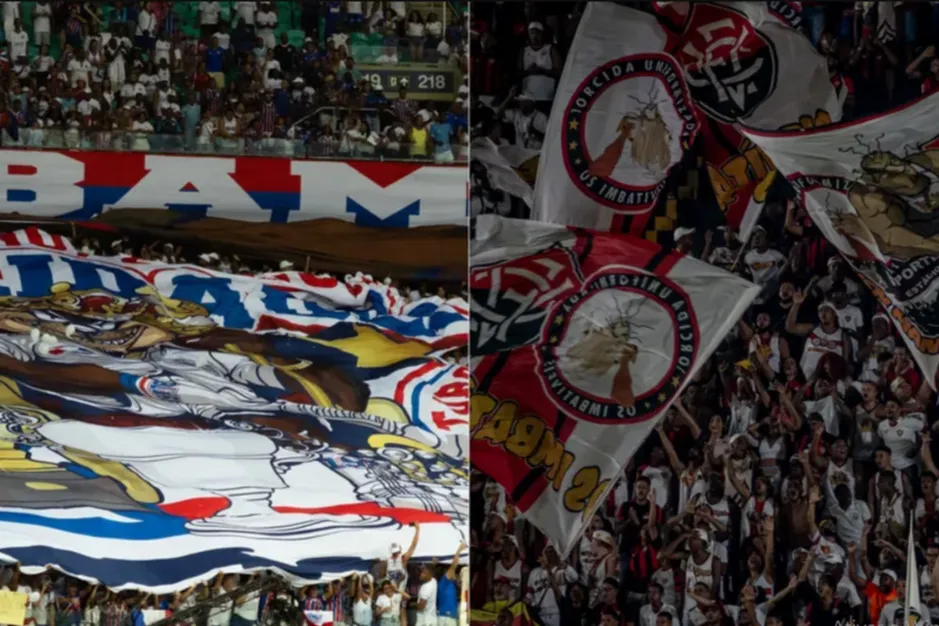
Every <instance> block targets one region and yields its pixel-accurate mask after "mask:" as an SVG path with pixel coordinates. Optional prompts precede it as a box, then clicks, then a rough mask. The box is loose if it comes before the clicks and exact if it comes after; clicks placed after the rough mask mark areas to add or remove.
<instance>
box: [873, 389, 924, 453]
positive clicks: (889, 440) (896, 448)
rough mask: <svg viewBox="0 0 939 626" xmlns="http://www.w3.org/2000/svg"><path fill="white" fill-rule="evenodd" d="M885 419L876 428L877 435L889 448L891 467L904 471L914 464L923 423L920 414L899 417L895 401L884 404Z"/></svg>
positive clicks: (898, 408)
mask: <svg viewBox="0 0 939 626" xmlns="http://www.w3.org/2000/svg"><path fill="white" fill-rule="evenodd" d="M884 408H885V410H886V413H887V416H886V417H887V419H885V420H884V421H882V422H881V423H880V424H878V426H877V434H878V435H879V436H880V438H881V440H883V442H884V445H885V446H887V447H888V448H890V454H891V459H892V461H893V467H894V468H895V469H898V470H905V469H906V468H908V467H910V466H911V465H913V464H914V463H916V458H915V455H916V453H917V452H918V451H919V433H920V432H922V430H923V426H924V422H925V420H924V419H923V416H922V414H920V413H911V414H909V415H907V416H904V417H901V416H900V415H899V410H900V407H899V405H898V404H897V403H896V401H895V400H892V399H891V400H890V401H888V402H886V403H885V407H884Z"/></svg>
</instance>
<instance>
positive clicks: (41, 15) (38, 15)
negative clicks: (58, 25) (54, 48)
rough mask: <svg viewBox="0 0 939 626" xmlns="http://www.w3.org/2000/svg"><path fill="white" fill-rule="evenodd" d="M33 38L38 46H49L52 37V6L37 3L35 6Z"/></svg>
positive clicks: (45, 3) (47, 3)
mask: <svg viewBox="0 0 939 626" xmlns="http://www.w3.org/2000/svg"><path fill="white" fill-rule="evenodd" d="M33 36H34V38H35V40H36V45H37V46H42V45H46V46H47V45H49V43H50V41H51V36H52V5H51V4H49V2H37V3H36V4H35V5H33Z"/></svg>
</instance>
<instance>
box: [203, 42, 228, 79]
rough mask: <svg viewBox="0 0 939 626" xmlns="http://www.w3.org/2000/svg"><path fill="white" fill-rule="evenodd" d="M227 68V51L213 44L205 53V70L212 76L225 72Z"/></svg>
mask: <svg viewBox="0 0 939 626" xmlns="http://www.w3.org/2000/svg"><path fill="white" fill-rule="evenodd" d="M224 66H225V51H224V50H223V49H221V48H219V47H218V45H217V43H216V42H214V41H213V42H212V47H211V48H209V49H208V50H206V51H205V70H206V71H207V72H209V73H210V74H215V73H217V72H221V71H223V68H224Z"/></svg>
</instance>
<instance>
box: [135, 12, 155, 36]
mask: <svg viewBox="0 0 939 626" xmlns="http://www.w3.org/2000/svg"><path fill="white" fill-rule="evenodd" d="M156 31H157V20H156V17H154V15H153V13H151V12H150V11H148V10H147V9H146V8H142V9H141V10H140V12H139V13H137V36H138V37H154V36H155V35H156Z"/></svg>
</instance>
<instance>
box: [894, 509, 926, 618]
mask: <svg viewBox="0 0 939 626" xmlns="http://www.w3.org/2000/svg"><path fill="white" fill-rule="evenodd" d="M906 546H907V547H906V599H905V601H904V606H903V609H902V611H903V625H904V626H929V623H930V619H929V608H928V607H927V606H926V605H925V603H923V601H922V599H921V598H920V595H919V569H918V568H917V567H916V548H915V546H916V544H915V543H914V542H913V519H912V517H911V518H910V534H909V538H908V540H907V544H906ZM890 617H891V616H889V615H888V616H887V619H890Z"/></svg>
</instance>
